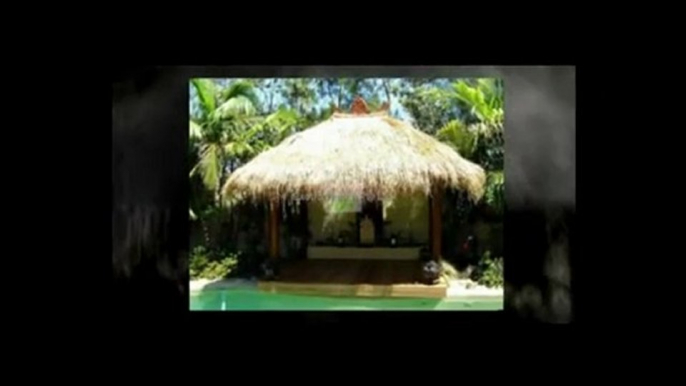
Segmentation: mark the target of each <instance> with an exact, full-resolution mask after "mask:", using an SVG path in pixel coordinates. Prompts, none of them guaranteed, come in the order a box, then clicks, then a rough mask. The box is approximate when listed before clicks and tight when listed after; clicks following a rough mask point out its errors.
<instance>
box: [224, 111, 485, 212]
mask: <svg viewBox="0 0 686 386" xmlns="http://www.w3.org/2000/svg"><path fill="white" fill-rule="evenodd" d="M484 182H485V173H484V170H483V169H482V168H481V167H480V166H478V165H476V164H474V163H472V162H470V161H468V160H466V159H464V158H462V157H461V156H460V155H459V154H458V153H457V152H456V151H455V150H453V149H452V148H451V147H449V146H448V145H446V144H444V143H441V142H440V141H438V140H436V139H435V138H433V137H431V136H430V135H428V134H425V133H423V132H421V131H419V130H417V129H415V128H414V127H412V126H411V125H410V124H408V123H406V122H403V121H400V120H397V119H394V118H392V117H391V116H389V115H388V108H387V105H385V108H383V109H382V110H381V111H377V112H374V113H369V112H368V110H367V107H366V104H365V103H364V101H362V100H361V99H359V98H358V99H357V100H356V101H355V102H354V104H353V107H352V109H351V113H341V112H335V113H334V114H333V115H332V116H331V118H329V119H328V120H326V121H324V122H321V123H319V124H317V125H316V126H314V127H312V128H309V129H307V130H304V131H302V132H299V133H296V134H293V135H291V136H290V137H288V138H286V139H285V140H283V141H282V142H281V143H280V144H279V145H278V146H276V147H274V148H272V149H269V150H267V151H265V152H263V153H261V154H259V155H258V156H256V157H255V158H254V159H253V160H251V161H250V162H248V163H247V164H246V165H244V166H242V167H240V168H239V169H237V170H236V171H235V172H234V173H233V174H232V175H231V176H230V178H229V179H228V181H227V183H226V185H225V186H224V192H225V193H230V194H236V195H239V196H242V197H247V198H251V199H255V200H288V199H322V198H329V197H336V196H356V197H362V198H364V199H367V200H376V199H383V198H387V197H393V196H395V195H397V194H412V193H416V192H423V193H424V194H426V195H430V194H431V190H432V188H447V187H451V188H456V189H461V190H465V191H467V192H468V193H469V195H470V196H471V197H472V198H473V199H475V200H477V199H479V198H480V197H481V196H482V194H483V186H484Z"/></svg>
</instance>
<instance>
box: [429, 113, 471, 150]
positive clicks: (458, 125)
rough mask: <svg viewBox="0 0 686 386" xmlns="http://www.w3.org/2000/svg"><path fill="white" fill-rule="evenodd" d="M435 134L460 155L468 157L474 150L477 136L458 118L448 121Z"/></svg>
mask: <svg viewBox="0 0 686 386" xmlns="http://www.w3.org/2000/svg"><path fill="white" fill-rule="evenodd" d="M436 136H437V137H438V139H440V140H441V141H444V142H446V143H448V144H450V145H451V146H452V147H453V148H455V150H457V152H458V153H459V154H460V155H461V156H462V157H465V158H468V159H470V158H471V157H472V156H473V154H474V152H475V150H476V145H477V139H478V138H477V136H476V135H475V134H474V133H472V132H471V131H470V130H469V129H468V128H467V127H466V126H465V124H464V123H463V122H462V121H460V120H458V119H455V120H452V121H450V122H448V123H447V124H446V125H445V126H443V127H442V128H441V129H440V130H438V132H436Z"/></svg>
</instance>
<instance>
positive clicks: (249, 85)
mask: <svg viewBox="0 0 686 386" xmlns="http://www.w3.org/2000/svg"><path fill="white" fill-rule="evenodd" d="M238 97H243V98H245V99H247V100H249V101H250V103H251V104H252V105H253V107H257V105H258V103H259V98H258V97H257V94H256V93H255V85H254V83H253V82H252V81H249V80H240V81H237V82H235V83H233V84H231V85H230V86H229V87H228V88H226V89H224V90H223V91H222V92H221V98H222V101H225V102H226V101H230V100H231V99H234V98H238Z"/></svg>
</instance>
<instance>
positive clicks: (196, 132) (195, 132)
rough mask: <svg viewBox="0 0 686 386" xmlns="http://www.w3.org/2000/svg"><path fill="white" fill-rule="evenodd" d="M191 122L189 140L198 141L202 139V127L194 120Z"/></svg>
mask: <svg viewBox="0 0 686 386" xmlns="http://www.w3.org/2000/svg"><path fill="white" fill-rule="evenodd" d="M189 122H190V125H189V132H188V136H189V138H198V139H199V138H201V137H202V128H201V127H200V125H198V124H197V123H195V122H193V121H192V120H191V121H189Z"/></svg>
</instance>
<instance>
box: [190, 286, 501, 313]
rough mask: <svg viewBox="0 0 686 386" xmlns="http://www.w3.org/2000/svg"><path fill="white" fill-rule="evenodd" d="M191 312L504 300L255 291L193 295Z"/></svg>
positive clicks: (443, 307) (481, 305)
mask: <svg viewBox="0 0 686 386" xmlns="http://www.w3.org/2000/svg"><path fill="white" fill-rule="evenodd" d="M190 309H191V310H192V311H198V310H205V311H258V310H259V311H269V310H280V311H287V310H288V311H320V310H321V311H326V310H328V311H347V310H349V311H361V310H364V311H383V310H408V311H411V310H436V311H455V310H464V311H469V310H471V311H496V310H502V309H503V299H502V298H499V297H484V298H444V299H412V298H343V297H319V296H309V295H287V294H272V293H267V292H261V291H258V290H255V289H223V290H218V289H217V290H206V291H201V292H195V293H191V296H190Z"/></svg>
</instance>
